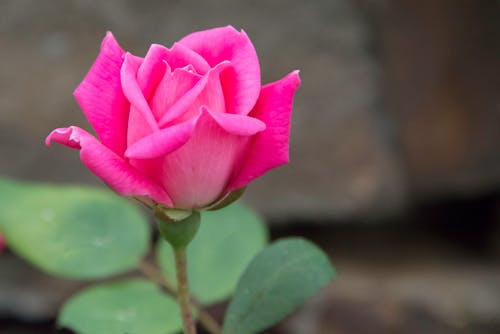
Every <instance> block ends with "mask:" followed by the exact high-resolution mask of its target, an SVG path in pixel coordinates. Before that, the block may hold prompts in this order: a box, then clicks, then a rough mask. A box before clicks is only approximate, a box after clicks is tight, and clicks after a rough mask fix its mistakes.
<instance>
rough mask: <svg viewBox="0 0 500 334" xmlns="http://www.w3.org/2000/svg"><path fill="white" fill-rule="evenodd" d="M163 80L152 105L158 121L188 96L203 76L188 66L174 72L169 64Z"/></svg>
mask: <svg viewBox="0 0 500 334" xmlns="http://www.w3.org/2000/svg"><path fill="white" fill-rule="evenodd" d="M165 66H166V67H167V69H166V71H165V74H164V76H163V79H162V80H161V81H160V83H159V84H158V86H157V88H156V91H155V92H154V94H153V96H152V98H151V101H150V105H151V109H152V110H153V114H154V116H155V118H156V119H157V120H160V119H161V118H162V117H163V116H164V115H165V113H166V112H167V111H168V110H169V109H170V107H172V105H174V103H175V102H177V100H179V99H180V98H181V97H182V96H184V94H186V93H187V92H188V91H189V90H190V89H192V88H193V87H194V85H195V84H196V83H197V82H198V81H199V80H200V78H201V76H200V75H199V74H196V73H194V72H193V70H192V69H191V67H190V66H189V65H188V66H187V67H185V68H177V69H175V70H174V72H173V73H172V71H171V70H170V67H169V66H168V64H165Z"/></svg>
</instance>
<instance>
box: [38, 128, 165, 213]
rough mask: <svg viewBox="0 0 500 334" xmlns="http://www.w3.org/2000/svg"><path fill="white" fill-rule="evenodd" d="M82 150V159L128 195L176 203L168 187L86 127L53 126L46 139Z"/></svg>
mask: <svg viewBox="0 0 500 334" xmlns="http://www.w3.org/2000/svg"><path fill="white" fill-rule="evenodd" d="M51 142H56V143H59V144H63V145H66V146H68V147H71V148H74V149H79V150H80V159H81V160H82V162H83V163H84V164H85V165H86V166H87V168H89V169H90V170H91V171H92V172H93V173H94V174H95V175H97V176H98V177H99V178H101V179H102V180H103V181H104V182H106V183H107V184H108V185H109V186H110V187H111V188H112V189H114V190H115V191H116V192H117V193H119V194H120V195H124V196H148V197H150V198H152V199H153V200H154V201H156V202H158V203H162V204H165V205H167V206H173V202H172V200H171V199H170V197H169V196H168V194H167V193H166V191H165V190H164V189H163V188H162V187H161V186H159V185H158V184H156V183H155V182H153V181H152V180H151V179H149V178H148V177H147V176H145V175H143V174H141V173H140V172H139V171H138V170H136V169H135V168H134V167H132V166H130V165H129V164H127V163H126V162H125V161H124V160H123V159H122V158H121V157H120V156H118V155H117V154H116V153H114V152H113V151H111V150H110V149H109V148H107V147H106V146H104V145H102V144H101V143H100V142H99V141H98V140H97V139H96V138H95V137H93V136H92V135H91V134H89V133H88V132H86V131H85V130H83V129H81V128H79V127H76V126H70V127H68V128H59V129H55V130H53V131H52V132H51V133H50V134H49V135H48V136H47V138H46V139H45V144H46V145H47V146H50V143H51Z"/></svg>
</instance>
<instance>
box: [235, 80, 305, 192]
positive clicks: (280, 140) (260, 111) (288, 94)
mask: <svg viewBox="0 0 500 334" xmlns="http://www.w3.org/2000/svg"><path fill="white" fill-rule="evenodd" d="M299 86H300V78H299V72H298V71H293V72H292V73H290V74H288V75H287V76H286V77H284V78H283V79H281V80H279V81H276V82H273V83H271V84H268V85H265V86H264V87H262V90H261V93H260V96H259V100H258V101H257V104H256V105H255V108H254V109H253V110H252V112H251V113H250V116H252V117H255V118H257V119H260V120H261V121H263V122H264V123H265V124H266V129H265V130H264V131H262V132H260V133H258V134H257V135H255V136H254V137H253V141H252V144H251V147H250V148H249V151H248V154H247V158H246V161H245V163H244V165H243V168H242V170H241V171H240V173H239V175H238V176H237V177H236V178H235V179H234V180H233V181H232V182H231V184H230V185H229V188H228V191H232V190H236V189H238V188H241V187H243V186H245V185H247V184H248V183H249V182H250V181H252V180H254V179H256V178H257V177H259V176H261V175H262V174H264V173H265V172H267V171H268V170H270V169H272V168H275V167H278V166H281V165H283V164H286V163H288V161H289V137H290V120H291V116H292V104H293V96H294V93H295V90H296V89H297V88H298V87H299Z"/></svg>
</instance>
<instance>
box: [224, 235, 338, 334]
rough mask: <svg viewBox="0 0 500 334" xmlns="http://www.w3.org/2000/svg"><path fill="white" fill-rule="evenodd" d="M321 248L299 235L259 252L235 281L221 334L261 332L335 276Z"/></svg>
mask: <svg viewBox="0 0 500 334" xmlns="http://www.w3.org/2000/svg"><path fill="white" fill-rule="evenodd" d="M334 275H335V271H334V269H333V267H332V265H331V264H330V261H329V259H328V257H327V256H326V254H325V253H323V251H321V250H320V249H319V248H318V247H317V246H315V245H314V244H312V243H311V242H309V241H306V240H304V239H300V238H289V239H283V240H280V241H278V242H276V243H274V244H272V245H271V246H269V247H267V248H266V249H265V250H263V251H262V252H261V253H260V254H258V255H257V256H256V257H255V258H254V259H253V260H252V262H251V263H250V265H249V266H248V268H247V269H246V270H245V272H244V274H243V276H242V277H241V279H240V280H239V282H238V287H237V290H236V292H235V295H234V298H233V300H232V301H231V303H230V305H229V308H228V311H227V313H226V317H225V321H224V334H250V333H260V332H261V331H262V330H264V329H266V328H268V327H270V326H272V325H273V324H275V323H277V322H278V321H280V320H281V319H283V318H284V317H285V316H286V315H287V314H289V313H290V312H292V311H293V310H294V309H295V308H297V307H298V306H299V305H301V304H302V303H304V302H305V301H306V300H307V299H308V298H309V297H311V296H313V295H314V294H315V293H316V292H317V291H318V290H319V289H321V288H322V287H324V286H325V285H327V284H328V282H330V280H331V279H332V278H333V277H334Z"/></svg>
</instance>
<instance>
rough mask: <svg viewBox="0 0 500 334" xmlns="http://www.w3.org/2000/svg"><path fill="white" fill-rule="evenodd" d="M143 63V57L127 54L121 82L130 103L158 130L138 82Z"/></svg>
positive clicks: (150, 125)
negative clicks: (138, 72)
mask: <svg viewBox="0 0 500 334" xmlns="http://www.w3.org/2000/svg"><path fill="white" fill-rule="evenodd" d="M141 64H142V59H141V58H138V57H135V56H133V55H132V54H130V53H126V54H125V61H124V62H123V66H122V68H121V73H120V74H121V83H122V89H123V93H124V94H125V96H126V97H127V99H128V100H129V101H130V103H131V104H132V105H133V106H134V107H135V108H136V109H137V111H138V112H139V113H140V114H141V115H142V118H143V119H144V120H145V121H146V123H147V124H149V127H150V128H151V129H152V130H158V125H157V123H156V120H155V118H154V116H153V113H152V112H151V109H150V108H149V105H148V102H147V101H146V98H145V97H144V94H143V93H142V90H141V88H140V86H139V83H138V82H137V71H138V69H139V66H141Z"/></svg>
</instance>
